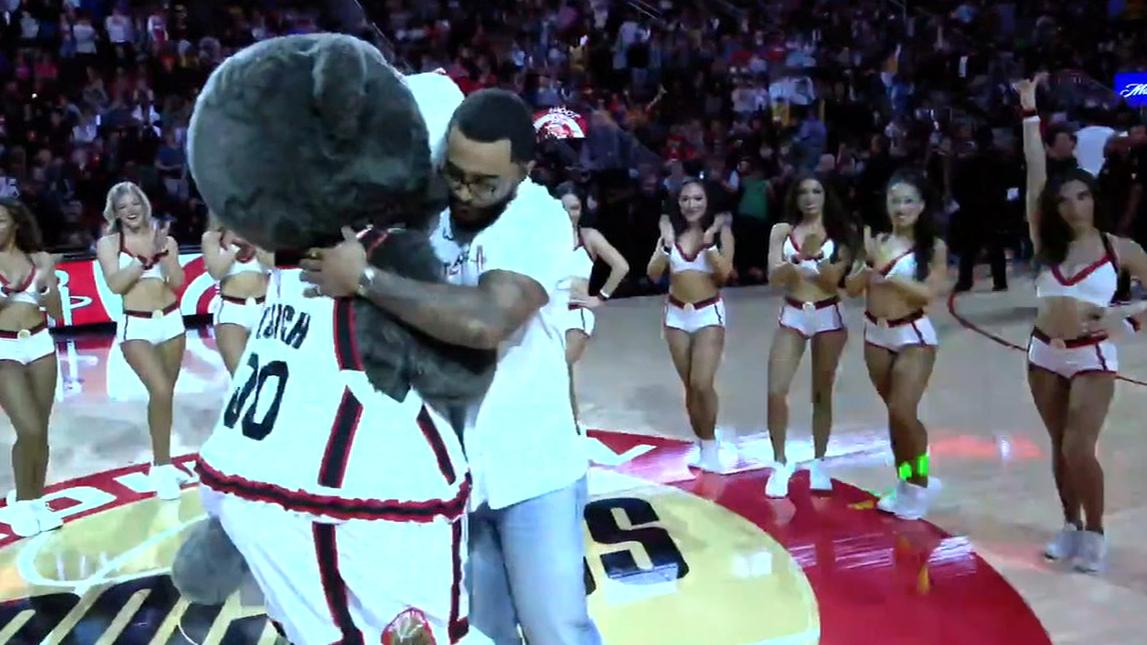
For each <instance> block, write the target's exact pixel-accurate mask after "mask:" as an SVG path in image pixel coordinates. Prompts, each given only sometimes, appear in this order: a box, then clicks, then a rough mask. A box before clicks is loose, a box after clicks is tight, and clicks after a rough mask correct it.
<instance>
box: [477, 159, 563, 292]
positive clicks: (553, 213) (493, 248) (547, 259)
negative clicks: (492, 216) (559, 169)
mask: <svg viewBox="0 0 1147 645" xmlns="http://www.w3.org/2000/svg"><path fill="white" fill-rule="evenodd" d="M527 186H529V189H527ZM499 224H500V225H502V226H498V225H499ZM487 233H488V235H486V236H485V237H486V238H487V239H485V240H483V241H482V244H481V246H482V249H481V253H482V259H481V262H480V269H479V271H480V272H481V273H482V274H485V273H486V272H488V271H509V272H511V273H517V274H519V275H524V276H526V277H528V278H530V279H532V280H534V281H535V282H537V283H538V284H540V285H541V286H542V288H543V289H545V292H546V295H547V296H550V297H553V293H554V291H555V290H556V289H557V288H558V284H559V283H561V282H562V281H563V280H565V279H566V278H568V277H569V276H567V275H565V274H566V273H568V268H569V267H568V260H569V254H570V250H571V249H572V248H573V233H572V231H571V229H570V220H569V216H568V215H566V212H565V209H563V208H562V205H561V202H559V201H558V200H556V199H554V198H553V197H551V196H550V195H549V193H548V192H547V191H546V189H545V188H542V187H541V186H538V185H536V184H533V183H532V182H530V180H528V179H527V180H526V181H525V182H523V183H522V186H521V190H520V191H519V195H518V197H517V198H515V199H514V201H513V202H511V203H510V205H509V206H508V207H507V208H506V212H505V213H503V214H502V217H501V218H500V220H499V222H498V223H497V224H495V225H493V226H491V227H490V229H489V230H488V231H487Z"/></svg>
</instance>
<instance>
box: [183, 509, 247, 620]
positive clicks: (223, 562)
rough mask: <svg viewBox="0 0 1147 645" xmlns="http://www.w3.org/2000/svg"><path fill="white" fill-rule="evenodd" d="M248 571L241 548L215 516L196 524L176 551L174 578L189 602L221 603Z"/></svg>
mask: <svg viewBox="0 0 1147 645" xmlns="http://www.w3.org/2000/svg"><path fill="white" fill-rule="evenodd" d="M248 573H249V571H248V569H247V562H246V561H245V560H244V559H243V555H242V554H240V553H239V549H236V548H235V545H234V544H233V543H232V542H231V538H230V537H228V536H227V532H226V531H224V530H223V525H222V524H220V523H219V520H218V519H217V518H214V517H209V518H207V520H206V521H203V522H200V523H199V524H196V525H195V527H194V528H192V529H191V530H190V531H188V532H187V539H186V540H184V542H183V544H182V545H180V547H179V551H177V552H176V553H175V561H174V562H173V563H172V565H171V580H172V583H173V584H174V585H175V588H176V589H178V590H179V593H180V594H182V595H183V597H184V598H186V599H187V600H188V601H189V602H192V603H195V604H199V605H222V604H223V603H224V602H225V601H226V600H227V598H229V597H230V596H231V594H233V593H235V592H236V591H238V590H239V587H240V586H241V585H242V584H243V580H244V579H245V578H246V577H247V575H248Z"/></svg>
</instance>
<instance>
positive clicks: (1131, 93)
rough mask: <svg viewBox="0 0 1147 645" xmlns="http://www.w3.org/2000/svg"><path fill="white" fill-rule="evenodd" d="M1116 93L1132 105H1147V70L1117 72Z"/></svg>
mask: <svg viewBox="0 0 1147 645" xmlns="http://www.w3.org/2000/svg"><path fill="white" fill-rule="evenodd" d="M1115 93H1116V94H1118V95H1119V96H1121V97H1123V100H1124V101H1127V105H1130V106H1131V107H1144V106H1147V72H1125V73H1122V74H1116V75H1115Z"/></svg>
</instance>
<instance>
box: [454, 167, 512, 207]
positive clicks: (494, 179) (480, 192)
mask: <svg viewBox="0 0 1147 645" xmlns="http://www.w3.org/2000/svg"><path fill="white" fill-rule="evenodd" d="M442 176H443V177H444V178H445V179H446V184H447V185H448V186H449V187H450V190H451V192H454V193H458V192H459V191H461V190H462V188H463V187H465V188H466V191H467V192H469V193H470V198H471V200H473V201H475V202H492V201H497V199H498V198H499V197H501V196H502V194H504V193H505V192H506V190H507V188H508V187H512V186H513V184H514V180H513V179H511V178H508V177H501V176H479V177H467V176H466V173H465V172H463V171H462V169H461V168H458V167H457V166H455V165H453V164H451V163H450V162H446V164H445V165H444V166H443V168H442Z"/></svg>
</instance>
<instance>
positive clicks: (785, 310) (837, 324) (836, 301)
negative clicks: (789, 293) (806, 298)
mask: <svg viewBox="0 0 1147 645" xmlns="http://www.w3.org/2000/svg"><path fill="white" fill-rule="evenodd" d="M777 322H779V323H780V326H781V327H784V328H786V329H791V330H793V331H795V332H796V333H798V334H800V335H801V336H803V337H805V338H806V339H807V338H812V337H813V336H816V335H817V334H824V333H827V332H830V331H845V327H844V316H842V315H841V313H840V298H837V297H835V296H834V297H832V298H826V299H825V300H821V301H819V302H801V301H799V300H796V299H794V298H785V303H784V304H783V305H781V313H780V316H779V317H778V319H777Z"/></svg>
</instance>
